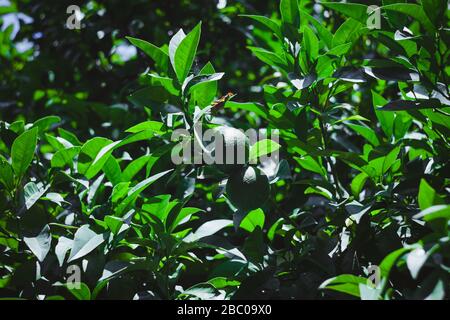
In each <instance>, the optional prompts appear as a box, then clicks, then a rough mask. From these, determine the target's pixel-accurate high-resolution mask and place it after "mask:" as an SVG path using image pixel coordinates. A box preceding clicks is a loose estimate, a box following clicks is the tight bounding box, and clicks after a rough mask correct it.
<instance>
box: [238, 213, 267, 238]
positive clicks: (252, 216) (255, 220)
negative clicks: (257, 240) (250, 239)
mask: <svg viewBox="0 0 450 320" xmlns="http://www.w3.org/2000/svg"><path fill="white" fill-rule="evenodd" d="M264 220H265V215H264V211H262V209H259V208H258V209H255V210H252V211H250V212H249V213H248V214H247V215H246V216H245V218H244V219H243V220H242V221H241V224H240V227H241V228H242V229H244V230H246V231H248V232H253V230H255V228H256V227H259V228H260V229H261V230H262V229H263V227H264Z"/></svg>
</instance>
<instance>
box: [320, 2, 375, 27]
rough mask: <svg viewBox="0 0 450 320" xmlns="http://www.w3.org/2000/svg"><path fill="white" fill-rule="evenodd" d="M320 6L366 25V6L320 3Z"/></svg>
mask: <svg viewBox="0 0 450 320" xmlns="http://www.w3.org/2000/svg"><path fill="white" fill-rule="evenodd" d="M320 4H321V5H323V6H325V7H327V8H330V9H332V10H335V11H337V12H340V13H342V14H344V15H345V16H347V17H350V18H353V19H355V20H356V21H359V22H360V23H363V24H366V23H367V19H368V18H369V16H368V14H367V9H368V6H366V5H364V4H359V3H342V2H321V3H320Z"/></svg>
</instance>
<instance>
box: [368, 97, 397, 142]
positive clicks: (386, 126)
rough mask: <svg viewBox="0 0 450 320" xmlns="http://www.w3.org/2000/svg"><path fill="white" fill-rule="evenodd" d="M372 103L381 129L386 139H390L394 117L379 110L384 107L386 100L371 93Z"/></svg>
mask: <svg viewBox="0 0 450 320" xmlns="http://www.w3.org/2000/svg"><path fill="white" fill-rule="evenodd" d="M372 103H373V108H374V111H375V115H376V116H377V118H378V121H380V125H381V129H383V131H384V134H385V135H386V137H388V138H390V137H392V135H393V133H394V119H395V115H394V114H393V113H390V112H383V111H381V110H380V107H382V106H384V105H386V103H387V100H386V99H384V98H383V97H382V96H381V95H379V94H378V93H376V92H375V91H372Z"/></svg>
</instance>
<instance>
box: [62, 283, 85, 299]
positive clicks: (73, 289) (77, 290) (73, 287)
mask: <svg viewBox="0 0 450 320" xmlns="http://www.w3.org/2000/svg"><path fill="white" fill-rule="evenodd" d="M63 286H64V287H65V288H67V290H68V291H69V292H70V293H71V294H72V295H73V296H74V297H75V298H76V299H77V300H91V290H90V289H89V287H88V286H87V285H86V284H84V283H82V282H77V283H65V284H63Z"/></svg>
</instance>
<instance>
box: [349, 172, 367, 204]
mask: <svg viewBox="0 0 450 320" xmlns="http://www.w3.org/2000/svg"><path fill="white" fill-rule="evenodd" d="M368 177H369V176H368V175H367V174H366V173H364V172H361V173H360V174H358V175H357V176H356V177H354V178H353V180H352V183H351V189H352V194H353V195H354V196H355V197H356V198H357V199H358V198H359V194H360V193H361V190H362V189H363V187H364V184H365V183H366V181H367V178H368Z"/></svg>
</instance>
